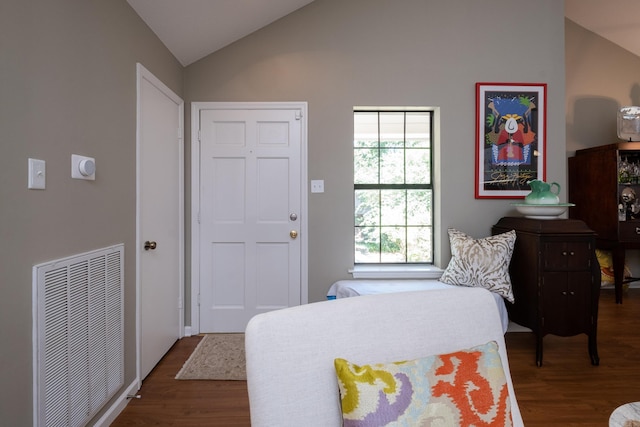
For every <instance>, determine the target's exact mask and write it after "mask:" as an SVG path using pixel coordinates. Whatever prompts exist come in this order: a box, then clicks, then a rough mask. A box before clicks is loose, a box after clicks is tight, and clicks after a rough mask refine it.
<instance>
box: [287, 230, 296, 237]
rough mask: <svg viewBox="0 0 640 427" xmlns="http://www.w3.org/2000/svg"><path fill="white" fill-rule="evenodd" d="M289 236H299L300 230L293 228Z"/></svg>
mask: <svg viewBox="0 0 640 427" xmlns="http://www.w3.org/2000/svg"><path fill="white" fill-rule="evenodd" d="M289 236H291V238H292V239H295V238H296V237H298V232H297V231H296V230H291V231H290V232H289Z"/></svg>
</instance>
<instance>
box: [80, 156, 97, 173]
mask: <svg viewBox="0 0 640 427" xmlns="http://www.w3.org/2000/svg"><path fill="white" fill-rule="evenodd" d="M78 169H80V173H81V174H82V175H83V176H90V175H93V174H94V173H95V171H96V164H95V162H94V161H93V160H91V159H83V160H80V164H78Z"/></svg>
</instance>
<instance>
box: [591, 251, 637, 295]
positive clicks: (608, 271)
mask: <svg viewBox="0 0 640 427" xmlns="http://www.w3.org/2000/svg"><path fill="white" fill-rule="evenodd" d="M596 257H597V258H598V264H600V278H601V281H600V285H601V286H612V285H615V283H616V281H615V279H614V277H613V258H612V256H611V251H603V250H600V249H596ZM628 277H631V270H630V269H629V266H628V265H627V263H626V262H625V263H624V273H623V278H625V279H626V278H628ZM625 285H626V286H625ZM625 287H626V288H628V287H629V284H628V283H625V284H623V288H625Z"/></svg>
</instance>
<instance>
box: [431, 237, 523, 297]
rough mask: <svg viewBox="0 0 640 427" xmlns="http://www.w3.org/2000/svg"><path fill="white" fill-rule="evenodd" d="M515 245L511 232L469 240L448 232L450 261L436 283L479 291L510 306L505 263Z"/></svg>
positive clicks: (508, 280) (511, 293)
mask: <svg viewBox="0 0 640 427" xmlns="http://www.w3.org/2000/svg"><path fill="white" fill-rule="evenodd" d="M515 242H516V232H515V231H514V230H511V231H508V232H506V233H502V234H498V235H495V236H490V237H485V238H484V239H473V238H471V237H469V236H467V235H466V234H464V233H463V232H461V231H458V230H456V229H453V228H450V229H449V243H450V244H451V261H449V265H447V268H446V269H445V270H444V272H443V273H442V277H440V281H441V282H444V283H447V284H449V285H459V286H475V287H482V288H485V289H488V290H490V291H491V292H495V293H497V294H499V295H502V297H503V298H504V299H506V300H507V301H509V302H513V301H514V300H513V289H512V288H511V278H510V277H509V263H511V255H513V246H514V245H515Z"/></svg>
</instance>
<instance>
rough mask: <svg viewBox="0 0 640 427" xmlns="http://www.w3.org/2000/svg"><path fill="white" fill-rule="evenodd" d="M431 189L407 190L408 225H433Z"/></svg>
mask: <svg viewBox="0 0 640 427" xmlns="http://www.w3.org/2000/svg"><path fill="white" fill-rule="evenodd" d="M431 195H432V192H431V190H407V225H431V211H432V207H433V206H432V203H431Z"/></svg>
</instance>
